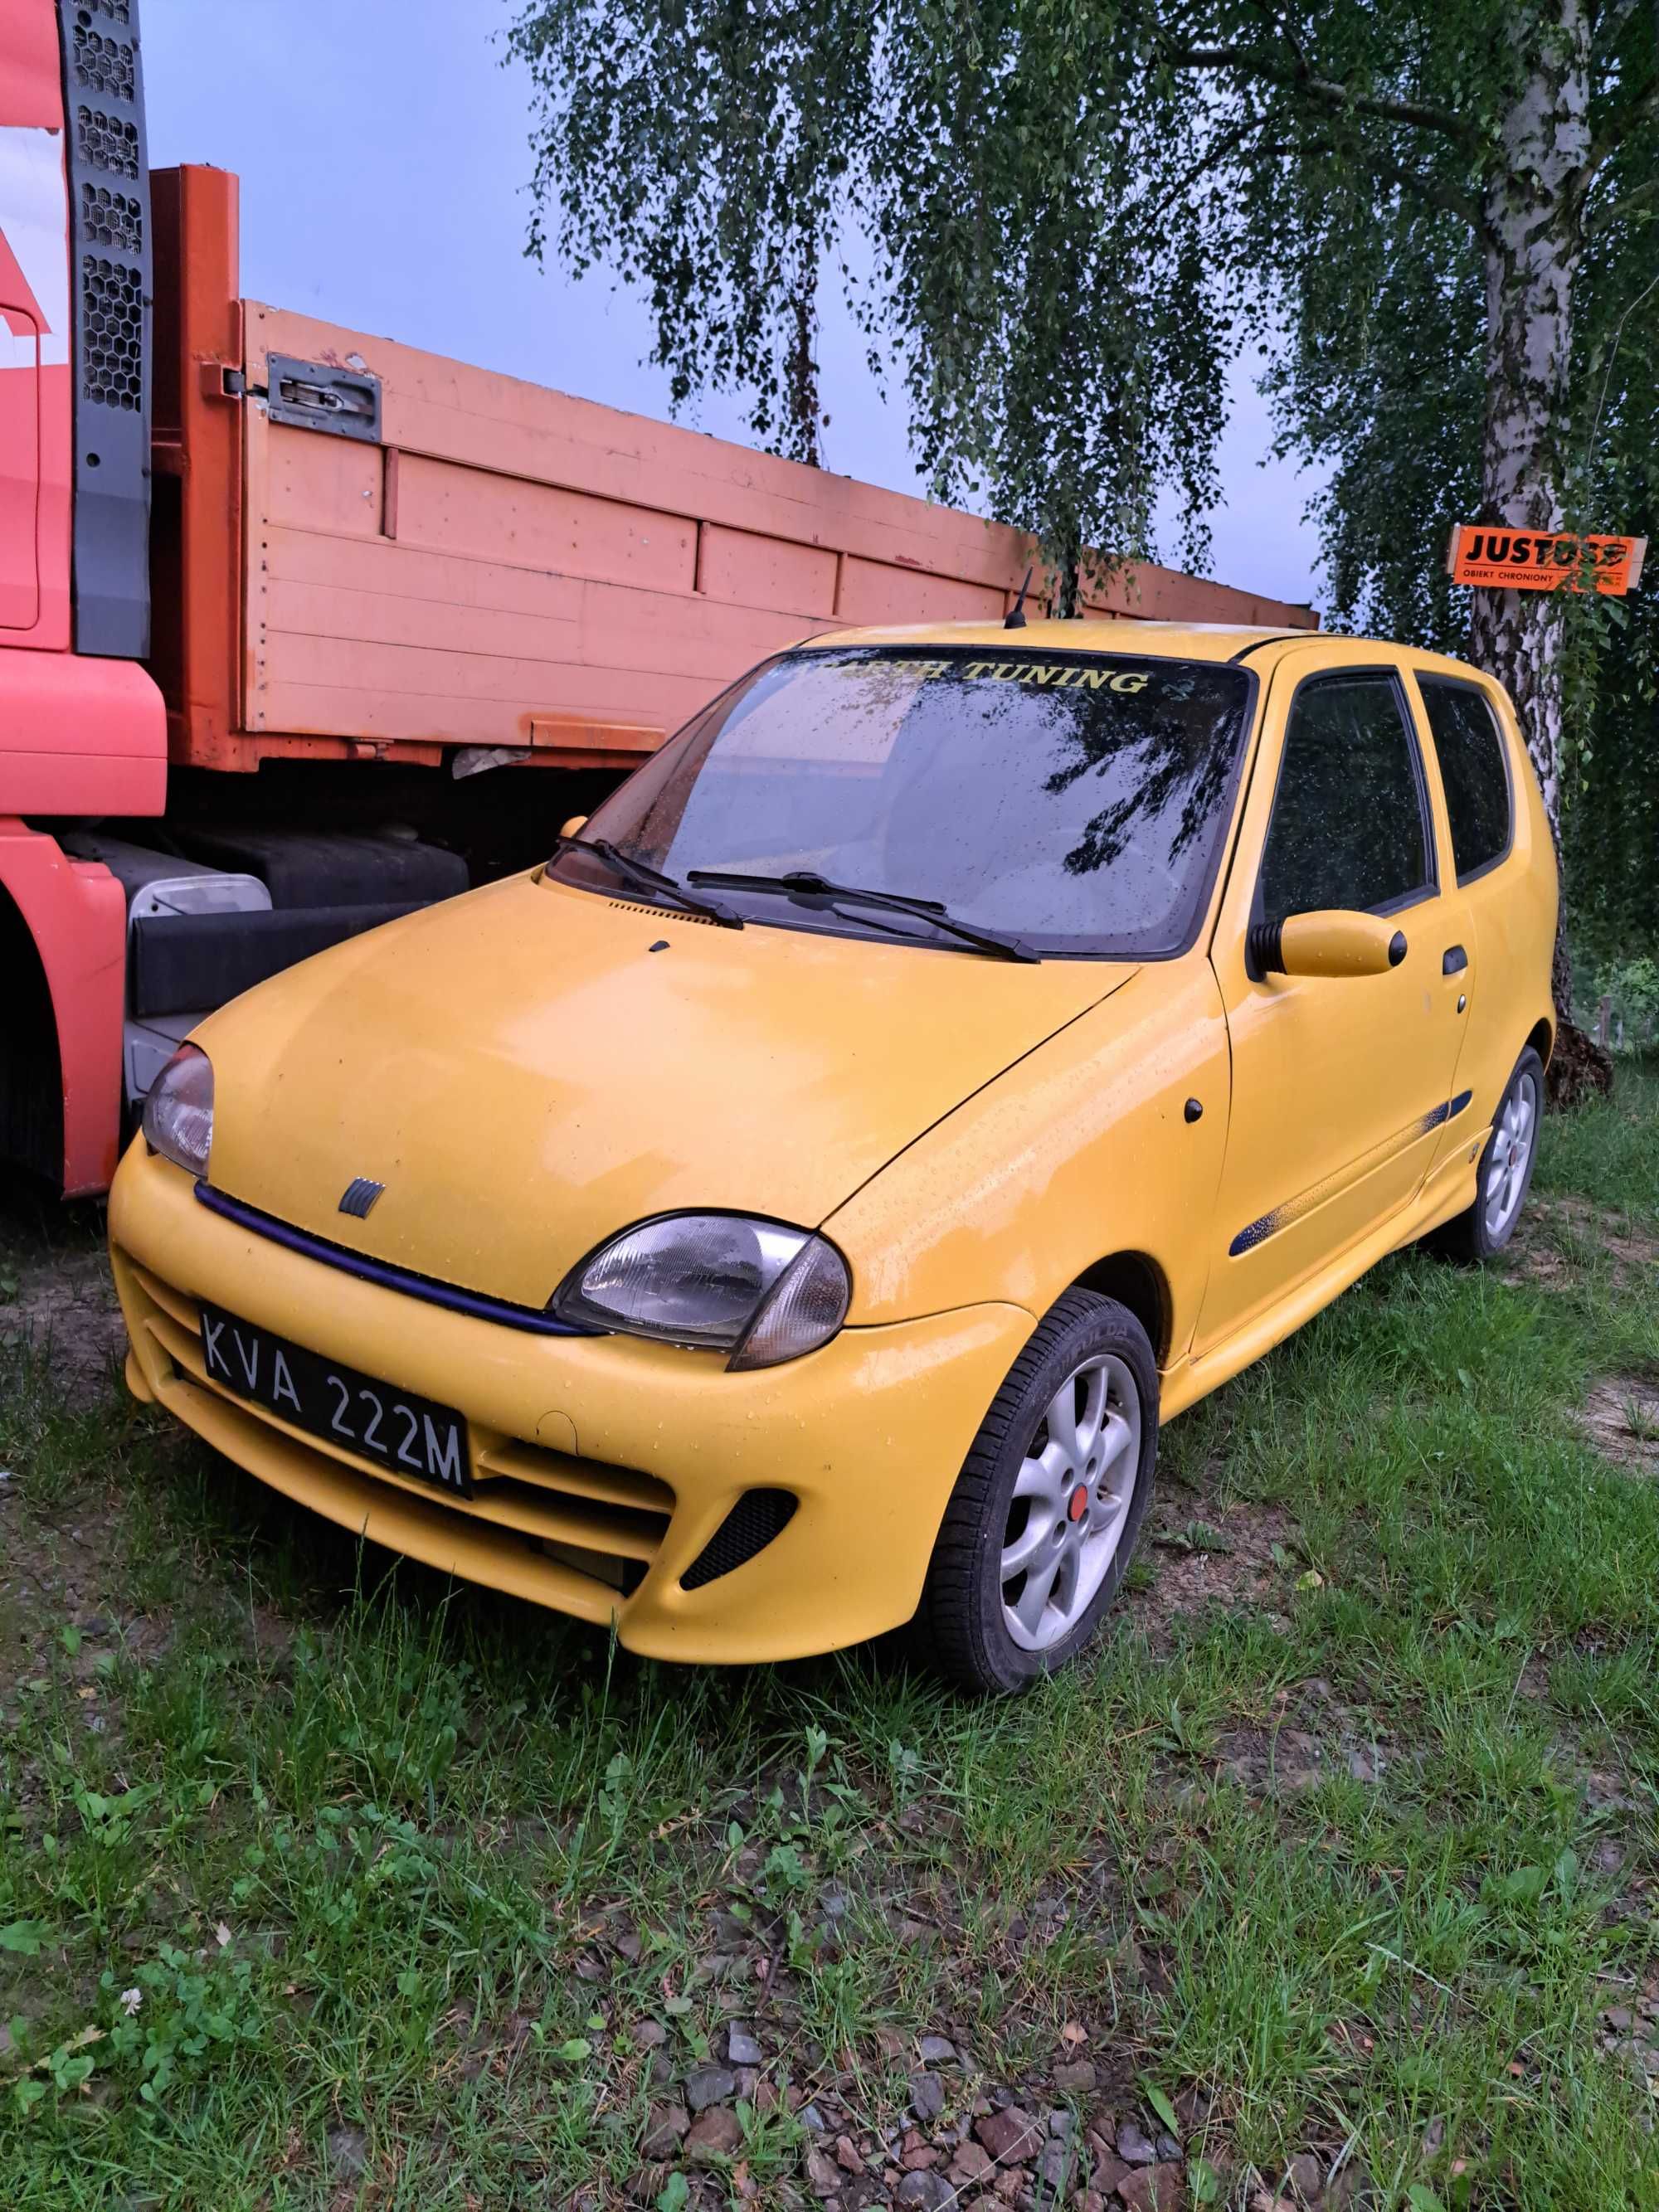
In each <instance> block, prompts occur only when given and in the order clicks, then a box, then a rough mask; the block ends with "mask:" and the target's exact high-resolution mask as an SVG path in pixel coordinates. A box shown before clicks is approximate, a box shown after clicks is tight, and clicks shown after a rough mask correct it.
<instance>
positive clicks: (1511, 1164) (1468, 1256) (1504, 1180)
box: [1430, 1045, 1544, 1265]
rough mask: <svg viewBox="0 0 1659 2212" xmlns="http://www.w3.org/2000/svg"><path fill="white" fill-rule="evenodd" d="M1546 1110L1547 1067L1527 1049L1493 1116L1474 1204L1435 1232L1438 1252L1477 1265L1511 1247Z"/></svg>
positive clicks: (1476, 1180) (1477, 1179) (1481, 1159)
mask: <svg viewBox="0 0 1659 2212" xmlns="http://www.w3.org/2000/svg"><path fill="white" fill-rule="evenodd" d="M1543 1110H1544V1063H1543V1061H1542V1060H1540V1058H1539V1057H1538V1054H1536V1053H1535V1052H1534V1050H1533V1048H1532V1047H1531V1046H1530V1045H1528V1047H1527V1048H1526V1050H1525V1051H1524V1052H1523V1053H1522V1055H1521V1057H1520V1059H1519V1060H1517V1061H1516V1067H1515V1073H1514V1074H1513V1075H1512V1076H1510V1079H1509V1082H1508V1084H1507V1085H1506V1086H1505V1088H1504V1096H1503V1097H1502V1098H1501V1099H1499V1101H1498V1111H1497V1113H1496V1114H1494V1115H1493V1116H1492V1134H1491V1136H1489V1137H1488V1138H1487V1139H1486V1150H1485V1152H1482V1153H1481V1155H1480V1168H1479V1170H1478V1171H1477V1173H1476V1176H1475V1185H1474V1205H1473V1206H1471V1207H1470V1208H1469V1210H1468V1212H1467V1213H1460V1214H1459V1215H1458V1216H1457V1217H1456V1218H1455V1220H1452V1221H1449V1222H1447V1223H1446V1225H1445V1226H1444V1227H1443V1228H1442V1229H1437V1230H1436V1231H1434V1233H1433V1236H1432V1237H1431V1239H1430V1242H1431V1243H1432V1244H1433V1245H1434V1247H1435V1249H1437V1251H1441V1252H1443V1253H1445V1254H1446V1255H1447V1256H1448V1257H1449V1258H1450V1259H1453V1260H1462V1261H1465V1262H1466V1263H1468V1264H1471V1265H1472V1264H1474V1262H1475V1261H1480V1260H1490V1259H1491V1258H1492V1255H1493V1254H1494V1253H1497V1252H1501V1251H1502V1250H1503V1249H1504V1246H1505V1245H1506V1244H1507V1243H1509V1241H1510V1237H1513V1236H1514V1234H1515V1225H1516V1222H1517V1221H1518V1220H1519V1219H1520V1218H1521V1209H1522V1206H1524V1205H1525V1204H1526V1202H1527V1193H1528V1190H1530V1188H1532V1170H1533V1164H1534V1161H1535V1160H1536V1159H1537V1158H1538V1123H1539V1118H1540V1116H1541V1114H1542V1113H1543Z"/></svg>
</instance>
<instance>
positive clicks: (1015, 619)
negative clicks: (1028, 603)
mask: <svg viewBox="0 0 1659 2212" xmlns="http://www.w3.org/2000/svg"><path fill="white" fill-rule="evenodd" d="M1034 574H1036V571H1035V570H1034V569H1032V568H1028V569H1027V570H1026V571H1025V581H1024V583H1023V584H1022V585H1021V586H1020V587H1019V597H1018V599H1016V600H1015V601H1014V604H1013V605H1012V607H1010V609H1009V610H1008V611H1007V613H1006V615H1004V617H1002V627H1003V628H1004V629H1024V627H1025V617H1024V614H1023V613H1022V612H1021V609H1022V608H1023V607H1024V605H1025V594H1026V593H1027V592H1029V591H1030V588H1031V578H1032V576H1033V575H1034Z"/></svg>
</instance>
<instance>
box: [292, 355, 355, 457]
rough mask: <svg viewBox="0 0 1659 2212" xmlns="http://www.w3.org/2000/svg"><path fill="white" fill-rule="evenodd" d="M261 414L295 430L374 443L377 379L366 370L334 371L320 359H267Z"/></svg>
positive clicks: (329, 364) (337, 369)
mask: <svg viewBox="0 0 1659 2212" xmlns="http://www.w3.org/2000/svg"><path fill="white" fill-rule="evenodd" d="M265 410H266V412H267V413H268V414H269V415H270V419H271V421H272V422H287V423H289V424H291V425H292V427H293V428H295V429H296V430H325V431H326V432H327V433H328V434H329V435H330V436H331V437H334V438H358V439H361V440H362V441H363V443H364V444H365V445H370V446H378V445H379V443H380V378H379V377H378V376H372V375H370V374H368V371H367V370H358V369H351V368H335V367H334V365H333V364H332V363H331V362H325V361H296V360H295V358H294V356H292V355H291V354H285V353H274V354H272V355H271V356H270V368H269V371H268V381H267V383H266V386H265Z"/></svg>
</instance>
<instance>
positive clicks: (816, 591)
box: [697, 523, 837, 621]
mask: <svg viewBox="0 0 1659 2212" xmlns="http://www.w3.org/2000/svg"><path fill="white" fill-rule="evenodd" d="M836 566H837V562H836V555H835V554H834V553H833V552H832V551H830V550H829V548H828V547H827V546H822V545H791V544H787V542H786V541H785V540H784V539H783V538H763V537H761V536H759V535H758V534H757V532H754V531H752V530H727V529H726V528H724V527H723V526H721V525H720V524H719V523H708V524H706V525H705V526H704V529H703V533H702V555H701V556H700V558H699V560H698V563H697V582H698V586H699V588H700V589H701V590H702V592H704V593H705V594H706V595H707V597H708V598H709V599H735V600H737V601H738V603H739V604H740V605H744V606H746V607H777V608H779V609H781V610H782V611H786V612H787V613H790V614H803V615H821V616H822V617H823V618H824V620H825V621H828V620H829V617H831V616H832V615H834V614H835V611H836Z"/></svg>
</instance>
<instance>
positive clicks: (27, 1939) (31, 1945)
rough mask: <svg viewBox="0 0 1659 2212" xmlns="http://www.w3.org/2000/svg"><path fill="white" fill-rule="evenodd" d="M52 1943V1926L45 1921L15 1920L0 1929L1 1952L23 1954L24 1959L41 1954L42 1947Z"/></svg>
mask: <svg viewBox="0 0 1659 2212" xmlns="http://www.w3.org/2000/svg"><path fill="white" fill-rule="evenodd" d="M51 1941H52V1925H51V1923H50V1922H49V1921H45V1920H14V1921H12V1922H11V1923H9V1925H8V1926H6V1927H4V1928H0V1951H17V1952H21V1954H22V1955H23V1957H24V1958H26V1959H33V1958H36V1957H38V1956H39V1954H40V1947H41V1946H42V1944H44V1943H49V1942H51Z"/></svg>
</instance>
